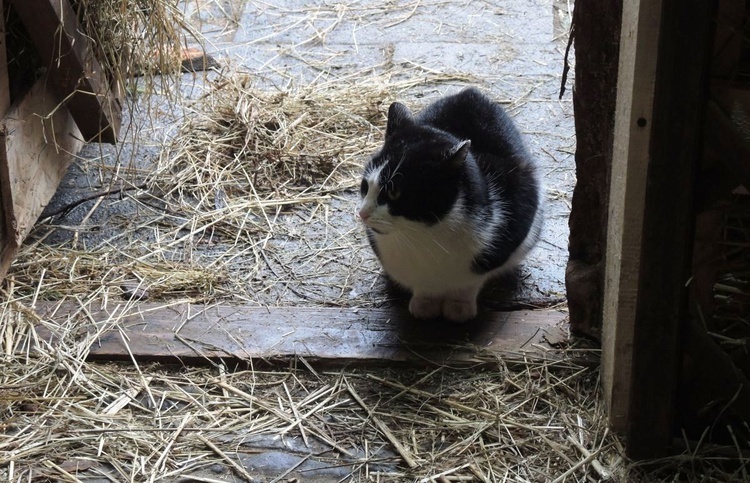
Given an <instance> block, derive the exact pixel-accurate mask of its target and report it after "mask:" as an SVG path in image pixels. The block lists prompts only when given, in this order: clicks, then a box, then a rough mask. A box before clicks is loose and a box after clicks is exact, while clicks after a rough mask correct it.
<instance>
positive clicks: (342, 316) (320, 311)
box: [36, 302, 566, 364]
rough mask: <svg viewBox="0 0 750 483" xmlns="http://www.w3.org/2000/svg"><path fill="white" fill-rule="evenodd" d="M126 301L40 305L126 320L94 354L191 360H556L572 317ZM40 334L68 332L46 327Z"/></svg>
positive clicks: (83, 323) (44, 313) (50, 310)
mask: <svg viewBox="0 0 750 483" xmlns="http://www.w3.org/2000/svg"><path fill="white" fill-rule="evenodd" d="M125 305H126V304H125V302H122V303H121V304H118V305H114V304H110V306H109V307H105V308H102V309H99V310H92V309H88V310H86V311H83V310H81V308H80V307H78V306H77V305H75V304H71V303H65V304H62V305H58V304H57V303H44V304H40V305H39V306H38V307H37V309H36V310H37V313H38V314H39V315H40V316H41V317H42V319H45V320H52V321H56V322H58V323H60V322H66V325H67V322H68V321H71V320H72V321H75V323H76V324H80V327H79V329H78V330H79V335H81V336H82V335H84V334H86V333H94V332H95V331H96V330H97V328H98V327H102V326H103V325H106V324H107V323H108V322H109V321H113V320H115V321H117V323H116V324H114V327H112V328H111V329H108V330H104V331H103V332H102V333H101V334H100V335H99V336H98V337H96V338H94V339H93V340H92V345H91V347H90V352H89V357H90V358H91V359H104V360H130V359H131V354H132V357H134V358H135V359H136V360H146V361H167V362H182V363H195V362H197V363H205V362H206V361H207V360H218V359H221V360H224V361H247V360H266V361H275V362H278V361H288V360H290V359H293V358H296V357H299V356H302V357H304V358H305V359H306V360H308V361H315V362H324V363H335V364H348V363H360V364H364V363H377V362H388V363H390V362H411V363H422V364H424V363H439V364H442V363H470V364H477V363H480V362H483V361H484V362H487V361H488V360H492V358H491V357H490V358H488V357H487V354H490V355H502V356H506V357H518V358H520V357H537V358H548V359H553V360H556V359H558V358H559V356H560V354H559V353H558V352H557V351H555V350H554V349H552V348H551V347H550V346H549V345H548V344H547V343H546V340H547V338H549V340H553V339H555V338H556V337H559V334H560V325H561V324H562V323H563V322H564V321H565V320H566V314H564V313H561V312H556V311H551V310H542V311H528V310H527V311H516V312H495V313H491V314H485V316H484V317H482V318H480V319H479V320H477V321H476V322H474V323H470V324H450V323H440V322H424V321H416V320H414V319H413V318H412V317H411V316H409V315H408V313H406V312H404V311H401V310H398V309H334V308H303V307H276V308H264V307H248V306H231V305H214V306H204V305H193V304H187V303H174V304H171V305H170V304H167V303H141V304H137V305H135V306H131V307H130V308H127V309H125V308H124V307H125ZM123 310H126V312H123ZM37 333H38V334H40V336H41V337H42V338H44V339H47V340H53V339H56V338H57V337H59V334H54V333H51V332H49V331H48V330H46V329H45V328H44V326H42V325H40V326H38V327H37ZM483 353H484V354H485V356H484V358H482V357H481V355H482V354H483Z"/></svg>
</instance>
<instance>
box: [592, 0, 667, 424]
mask: <svg viewBox="0 0 750 483" xmlns="http://www.w3.org/2000/svg"><path fill="white" fill-rule="evenodd" d="M661 3H662V2H661V1H654V2H625V3H624V4H623V12H622V31H621V37H620V66H619V70H618V80H617V107H616V111H615V137H614V141H613V143H614V149H613V155H612V174H611V180H610V192H609V221H608V226H609V229H608V232H607V257H606V267H605V280H604V306H603V324H602V383H603V387H604V396H605V399H606V402H607V407H608V410H609V420H610V424H611V425H612V427H613V428H614V429H615V430H617V431H619V432H622V431H624V430H625V427H626V423H627V421H628V402H629V395H630V382H631V370H632V364H633V360H632V357H633V351H632V342H633V327H634V325H635V307H636V302H637V293H638V281H639V280H638V277H639V275H640V273H639V266H640V252H641V234H642V231H643V211H644V201H645V190H646V174H647V172H648V161H649V151H648V148H649V143H650V140H651V131H652V129H653V123H652V122H651V121H652V117H651V114H652V111H653V102H654V78H655V76H656V60H657V58H656V54H657V51H656V49H655V48H654V46H656V45H657V44H658V42H659V25H660V19H661ZM639 119H644V120H645V121H646V123H645V125H643V126H641V125H639V123H638V120H639Z"/></svg>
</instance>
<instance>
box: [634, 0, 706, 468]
mask: <svg viewBox="0 0 750 483" xmlns="http://www.w3.org/2000/svg"><path fill="white" fill-rule="evenodd" d="M662 7H663V9H664V10H663V11H664V12H665V14H664V15H662V23H661V26H660V31H661V35H660V37H659V43H658V52H659V54H658V55H659V60H658V65H657V71H656V79H655V86H654V111H653V128H652V136H651V145H650V146H649V151H650V162H649V165H648V178H647V185H646V191H645V207H646V209H645V211H644V214H643V234H642V245H641V264H640V267H639V270H640V274H639V286H638V304H637V307H636V317H635V327H634V331H633V353H634V354H637V357H634V358H633V372H632V381H631V385H632V386H631V388H632V390H631V394H630V401H629V405H630V408H629V411H628V412H629V415H630V421H629V423H628V428H627V433H626V437H627V441H628V445H627V453H628V455H629V456H630V457H631V458H634V459H646V458H654V457H660V456H663V455H665V454H666V453H667V452H668V450H669V445H670V444H671V442H672V438H673V433H674V431H675V416H676V395H677V389H678V385H679V381H680V368H681V364H682V340H681V338H682V335H683V334H684V332H685V328H686V326H687V319H688V318H689V316H690V315H689V310H688V304H687V300H688V284H689V281H690V277H691V270H690V263H691V260H692V256H693V240H694V237H695V208H694V191H695V183H696V175H697V173H698V164H699V159H700V156H701V152H702V149H701V148H702V146H703V136H702V133H703V123H704V118H705V110H706V101H707V97H708V95H707V94H708V76H709V72H710V64H711V54H712V41H713V22H714V20H713V19H714V18H715V14H716V3H715V2H706V1H698V0H695V1H685V0H664V3H663V6H662ZM652 48H653V46H652ZM655 368H658V370H654V369H655Z"/></svg>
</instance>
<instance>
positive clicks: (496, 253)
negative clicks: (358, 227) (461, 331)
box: [359, 88, 542, 321]
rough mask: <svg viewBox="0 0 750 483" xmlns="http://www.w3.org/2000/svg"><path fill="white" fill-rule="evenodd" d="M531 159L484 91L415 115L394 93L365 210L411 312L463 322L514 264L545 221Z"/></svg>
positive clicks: (369, 171) (368, 174)
mask: <svg viewBox="0 0 750 483" xmlns="http://www.w3.org/2000/svg"><path fill="white" fill-rule="evenodd" d="M540 192H541V190H540V182H539V179H538V175H537V170H536V167H535V164H534V162H533V160H532V158H531V156H530V155H529V152H528V151H527V149H526V147H525V146H524V143H523V141H522V139H521V136H520V133H519V132H518V130H517V129H516V127H515V126H514V125H513V122H512V121H511V119H510V117H509V116H508V115H507V114H506V113H505V111H504V110H503V109H502V108H501V107H500V106H499V105H498V104H496V103H494V102H492V101H490V100H489V99H488V98H487V97H486V96H484V95H483V94H482V93H481V92H480V91H479V90H477V89H475V88H467V89H464V90H463V91H461V92H460V93H458V94H455V95H452V96H447V97H444V98H442V99H439V100H438V101H436V102H435V103H433V104H431V105H429V106H427V107H426V108H425V109H424V110H423V111H422V112H421V113H419V114H418V115H416V116H414V115H412V113H411V112H410V111H409V109H408V108H407V107H406V106H404V105H403V104H400V103H398V102H395V103H393V104H392V105H391V107H390V109H389V110H388V124H387V127H386V132H385V143H384V144H383V147H382V149H380V151H378V152H377V153H375V154H374V155H373V156H372V158H371V159H370V161H369V162H368V164H367V166H366V168H365V171H364V175H363V179H362V185H361V194H362V202H361V205H360V207H359V217H360V218H361V219H362V221H363V222H364V224H365V226H366V231H367V236H368V239H369V241H370V244H371V245H372V248H373V250H374V251H375V253H376V255H377V256H378V258H379V260H380V262H381V264H382V265H383V268H384V269H385V272H386V273H387V274H388V276H389V277H390V278H391V279H392V280H393V281H395V282H396V283H397V284H399V285H401V286H403V287H405V288H407V289H409V290H411V292H412V297H411V300H410V302H409V311H410V312H411V313H412V315H414V316H415V317H418V318H421V319H431V318H435V317H441V316H442V317H444V318H446V319H449V320H453V321H466V320H469V319H472V318H474V317H475V316H476V315H477V295H478V294H479V291H480V290H481V288H482V286H483V285H484V283H485V282H486V281H487V280H488V279H490V278H492V277H493V276H496V275H498V274H500V273H504V272H508V271H511V270H513V269H514V268H515V267H516V266H517V265H518V264H519V263H520V262H521V260H522V259H523V258H524V257H525V256H526V254H527V253H528V252H529V251H530V250H531V249H532V248H533V246H534V244H535V243H536V241H537V240H538V238H539V234H540V231H541V227H542V210H541V201H542V200H541V194H540Z"/></svg>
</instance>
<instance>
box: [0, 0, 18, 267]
mask: <svg viewBox="0 0 750 483" xmlns="http://www.w3.org/2000/svg"><path fill="white" fill-rule="evenodd" d="M4 11H5V10H4V8H3V0H0V118H3V117H5V114H6V113H7V112H8V109H10V89H9V83H8V55H7V49H6V42H5V15H4V14H3V12H4ZM0 188H1V186H0ZM9 210H10V207H8V206H6V205H5V200H3V197H2V196H0V270H2V267H4V266H5V265H6V264H7V265H8V266H10V261H7V262H6V261H5V259H6V258H7V259H9V260H11V259H12V258H13V255H14V253H15V252H14V250H13V248H12V247H11V245H10V235H9V233H8V230H7V228H6V226H7V223H6V219H5V218H6V216H5V214H6V212H7V211H9ZM2 273H5V272H2ZM0 280H2V278H1V277H0Z"/></svg>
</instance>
